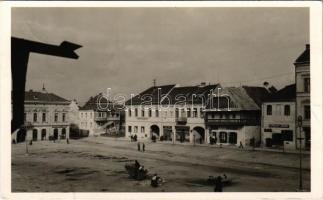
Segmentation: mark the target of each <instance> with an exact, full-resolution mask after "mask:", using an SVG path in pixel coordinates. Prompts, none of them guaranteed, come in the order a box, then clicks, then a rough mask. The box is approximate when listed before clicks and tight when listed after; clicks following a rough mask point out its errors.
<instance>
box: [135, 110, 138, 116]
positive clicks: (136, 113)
mask: <svg viewBox="0 0 323 200" xmlns="http://www.w3.org/2000/svg"><path fill="white" fill-rule="evenodd" d="M135 116H136V117H138V108H135Z"/></svg>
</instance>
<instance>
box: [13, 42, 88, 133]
mask: <svg viewBox="0 0 323 200" xmlns="http://www.w3.org/2000/svg"><path fill="white" fill-rule="evenodd" d="M80 47H82V46H81V45H78V44H73V43H71V42H67V41H64V42H62V43H61V44H60V45H58V46H57V45H52V44H45V43H40V42H35V41H30V40H25V39H21V38H16V37H11V76H12V92H11V99H12V120H11V133H13V132H14V131H16V130H17V129H18V128H20V126H21V125H23V123H24V98H25V85H26V74H27V67H28V59H29V54H30V53H31V52H32V53H40V54H46V55H52V56H59V57H65V58H73V59H78V57H79V56H78V55H77V54H76V53H75V52H74V50H76V49H78V48H80Z"/></svg>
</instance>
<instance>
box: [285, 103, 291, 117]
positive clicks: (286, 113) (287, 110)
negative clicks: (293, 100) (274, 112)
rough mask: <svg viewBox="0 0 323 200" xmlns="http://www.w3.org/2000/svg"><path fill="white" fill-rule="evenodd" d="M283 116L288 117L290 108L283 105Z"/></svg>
mask: <svg viewBox="0 0 323 200" xmlns="http://www.w3.org/2000/svg"><path fill="white" fill-rule="evenodd" d="M284 115H285V116H289V115H290V106H289V105H285V106H284Z"/></svg>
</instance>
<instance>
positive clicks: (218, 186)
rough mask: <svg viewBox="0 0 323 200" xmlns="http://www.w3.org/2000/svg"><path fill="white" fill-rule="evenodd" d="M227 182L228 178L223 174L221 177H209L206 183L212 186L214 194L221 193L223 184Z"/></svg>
mask: <svg viewBox="0 0 323 200" xmlns="http://www.w3.org/2000/svg"><path fill="white" fill-rule="evenodd" d="M224 181H228V177H227V175H226V174H223V175H222V176H221V175H220V176H217V177H213V176H209V179H208V182H209V184H212V185H214V192H223V182H224Z"/></svg>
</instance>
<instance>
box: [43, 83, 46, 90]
mask: <svg viewBox="0 0 323 200" xmlns="http://www.w3.org/2000/svg"><path fill="white" fill-rule="evenodd" d="M42 90H43V92H45V91H46V89H45V83H43V89H42Z"/></svg>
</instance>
